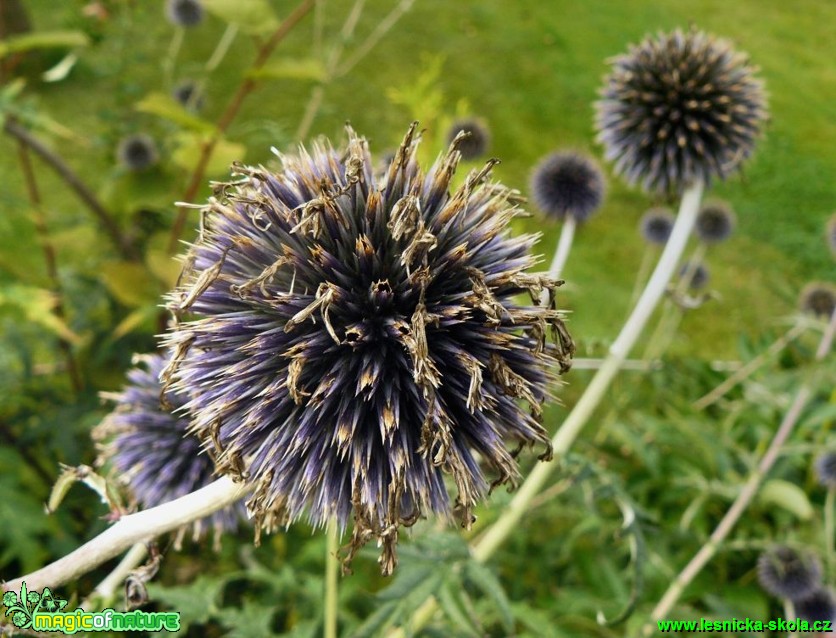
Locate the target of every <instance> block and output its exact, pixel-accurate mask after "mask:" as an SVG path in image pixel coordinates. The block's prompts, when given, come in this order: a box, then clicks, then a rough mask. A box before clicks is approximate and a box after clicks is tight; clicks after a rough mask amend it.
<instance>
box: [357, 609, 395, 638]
mask: <svg viewBox="0 0 836 638" xmlns="http://www.w3.org/2000/svg"><path fill="white" fill-rule="evenodd" d="M401 612H402V609H401V605H400V604H399V602H398V601H395V600H392V601H389V602H388V603H386V604H385V605H381V606H380V607H378V608H377V610H376V611H375V612H374V613H373V614H372V615H371V616H369V617H368V618H367V619H366V622H364V623H363V624H362V625H360V626H359V627H358V628H357V629H355V630H354V632H353V633H351V634H350V635H349V638H373V637H375V636H382V635H383V630H384V629H386V628H387V627H389V626H390V625H391V624H392V623H393V622H395V619H396V618H398V617H400V616H402V613H401Z"/></svg>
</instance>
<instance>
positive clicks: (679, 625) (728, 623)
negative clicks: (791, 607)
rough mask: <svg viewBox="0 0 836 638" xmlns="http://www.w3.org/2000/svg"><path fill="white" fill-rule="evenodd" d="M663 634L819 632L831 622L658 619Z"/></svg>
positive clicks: (830, 629)
mask: <svg viewBox="0 0 836 638" xmlns="http://www.w3.org/2000/svg"><path fill="white" fill-rule="evenodd" d="M656 625H657V627H658V628H659V631H661V632H662V633H663V634H665V633H668V632H672V631H693V632H703V633H707V634H710V633H714V632H716V633H725V632H729V631H734V632H749V631H781V632H783V631H788V632H796V633H810V634H819V633H827V632H829V631H833V629H832V626H833V623H832V622H831V621H829V620H804V619H803V618H796V619H795V620H785V619H783V618H775V619H772V620H753V619H752V618H730V619H728V620H709V619H707V618H700V619H699V620H659V621H657V622H656Z"/></svg>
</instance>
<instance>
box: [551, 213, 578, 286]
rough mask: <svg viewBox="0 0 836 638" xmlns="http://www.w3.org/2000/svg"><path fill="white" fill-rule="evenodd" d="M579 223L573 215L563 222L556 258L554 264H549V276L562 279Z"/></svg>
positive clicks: (555, 252) (555, 253) (553, 260)
mask: <svg viewBox="0 0 836 638" xmlns="http://www.w3.org/2000/svg"><path fill="white" fill-rule="evenodd" d="M577 226H578V223H577V222H576V221H575V218H574V217H572V216H571V215H568V216H567V217H566V220H565V221H564V222H563V228H562V229H561V231H560V239H559V240H558V242H557V248H556V249H555V251H554V258H553V259H552V265H551V266H549V277H551V278H552V279H560V274H561V273H562V272H563V268H564V266H565V265H566V261H567V260H568V259H569V252H570V251H571V250H572V241H573V240H574V239H575V228H577Z"/></svg>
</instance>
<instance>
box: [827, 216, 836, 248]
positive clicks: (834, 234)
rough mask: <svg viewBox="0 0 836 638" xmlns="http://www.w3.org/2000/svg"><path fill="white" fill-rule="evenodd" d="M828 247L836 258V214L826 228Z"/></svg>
mask: <svg viewBox="0 0 836 638" xmlns="http://www.w3.org/2000/svg"><path fill="white" fill-rule="evenodd" d="M825 232H826V233H827V234H826V239H827V245H828V247H829V248H830V252H831V253H832V254H833V256H834V257H836V213H833V215H831V216H830V219H828V220H827V227H826V228H825Z"/></svg>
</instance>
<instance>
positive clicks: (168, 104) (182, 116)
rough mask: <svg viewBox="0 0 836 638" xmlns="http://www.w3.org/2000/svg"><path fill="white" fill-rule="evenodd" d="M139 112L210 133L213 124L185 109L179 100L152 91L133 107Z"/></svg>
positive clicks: (213, 126) (213, 127) (212, 130)
mask: <svg viewBox="0 0 836 638" xmlns="http://www.w3.org/2000/svg"><path fill="white" fill-rule="evenodd" d="M134 108H135V109H136V110H137V111H139V112H140V113H149V114H151V115H157V116H159V117H161V118H163V119H166V120H168V121H169V122H174V123H175V124H177V125H179V126H182V127H183V128H187V129H190V130H192V131H198V132H200V133H206V134H211V133H212V132H214V130H215V125H214V124H212V123H211V122H209V121H207V120H204V119H203V118H202V117H199V116H197V115H195V114H194V113H192V112H191V111H189V110H187V109H186V107H184V106H183V105H182V104H180V102H178V101H177V100H175V99H174V98H173V97H171V96H170V95H166V94H165V93H160V92H157V91H155V92H153V93H149V94H148V95H146V96H145V97H144V98H142V99H141V100H140V101H139V102H137V103H136V106H135V107H134Z"/></svg>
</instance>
